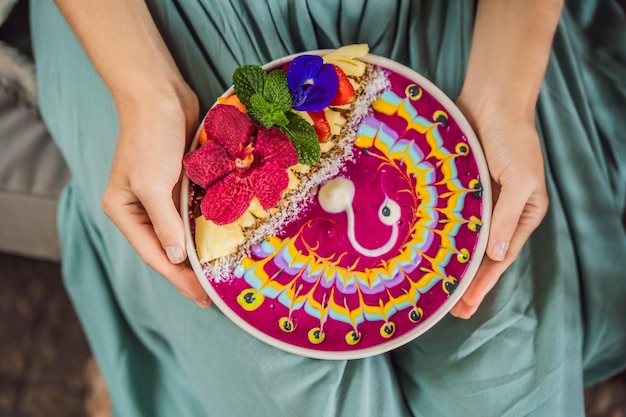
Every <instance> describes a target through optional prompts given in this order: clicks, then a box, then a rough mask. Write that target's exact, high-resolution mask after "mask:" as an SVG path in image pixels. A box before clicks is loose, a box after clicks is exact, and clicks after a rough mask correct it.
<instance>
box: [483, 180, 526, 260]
mask: <svg viewBox="0 0 626 417" xmlns="http://www.w3.org/2000/svg"><path fill="white" fill-rule="evenodd" d="M531 193H532V188H531V187H529V185H527V184H524V183H522V184H516V183H509V184H506V185H503V186H502V187H501V189H500V193H499V196H498V199H497V201H496V204H495V207H494V209H493V214H492V218H491V225H490V232H489V241H488V243H487V251H486V252H487V256H488V257H489V258H491V259H492V260H494V261H503V260H504V259H505V258H506V255H507V252H508V251H509V249H510V248H509V247H510V245H511V239H512V238H513V234H514V233H515V231H516V229H517V228H518V225H519V220H520V217H521V215H522V212H523V211H524V207H525V206H526V203H527V201H528V199H529V198H530V195H531Z"/></svg>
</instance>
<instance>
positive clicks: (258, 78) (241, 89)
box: [233, 65, 267, 108]
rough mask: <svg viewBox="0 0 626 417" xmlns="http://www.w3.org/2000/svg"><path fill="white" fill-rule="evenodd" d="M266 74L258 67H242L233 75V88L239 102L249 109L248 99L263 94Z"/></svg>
mask: <svg viewBox="0 0 626 417" xmlns="http://www.w3.org/2000/svg"><path fill="white" fill-rule="evenodd" d="M266 78H267V73H266V72H265V70H263V68H261V67H260V66H258V65H243V66H241V67H239V68H237V69H236V70H235V72H234V73H233V87H234V88H235V92H236V93H237V97H239V101H241V102H242V103H243V105H244V106H246V108H249V107H250V97H252V96H253V95H254V94H263V89H264V87H265V79H266Z"/></svg>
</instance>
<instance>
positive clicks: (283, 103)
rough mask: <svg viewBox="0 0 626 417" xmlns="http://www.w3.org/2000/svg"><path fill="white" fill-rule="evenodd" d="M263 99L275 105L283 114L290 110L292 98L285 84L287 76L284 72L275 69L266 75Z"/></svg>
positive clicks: (287, 85)
mask: <svg viewBox="0 0 626 417" xmlns="http://www.w3.org/2000/svg"><path fill="white" fill-rule="evenodd" d="M263 98H265V100H267V101H269V102H270V103H272V104H274V105H276V108H279V109H281V110H282V111H283V112H287V111H289V110H291V103H292V102H293V96H292V95H291V90H290V89H289V84H288V83H287V74H285V72H284V71H282V70H279V69H276V70H274V71H272V72H270V73H269V74H268V75H267V78H266V80H265V87H264V89H263Z"/></svg>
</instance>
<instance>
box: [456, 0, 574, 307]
mask: <svg viewBox="0 0 626 417" xmlns="http://www.w3.org/2000/svg"><path fill="white" fill-rule="evenodd" d="M562 8H563V0H509V1H505V2H504V1H499V0H480V1H479V2H478V7H477V9H476V20H475V23H474V33H473V36H472V49H471V51H470V56H469V61H468V64H467V73H466V75H465V82H464V83H463V89H462V91H461V94H460V96H459V98H458V100H457V104H458V106H459V107H460V108H461V111H462V112H463V113H464V114H465V116H466V117H467V118H468V120H469V122H470V124H471V125H472V127H473V128H474V130H475V131H476V133H477V135H478V139H479V140H480V142H481V144H482V146H483V149H484V151H485V156H486V158H487V165H488V167H489V171H490V174H491V179H492V183H493V189H494V193H493V194H494V209H493V214H492V219H491V228H490V231H489V240H488V242H487V256H486V257H485V258H484V260H483V263H482V264H481V266H480V268H479V269H478V272H477V274H476V277H475V278H474V280H473V281H472V283H471V285H470V286H469V288H468V290H467V291H466V292H465V294H464V295H463V297H462V298H461V300H460V301H459V302H458V303H457V305H456V306H455V307H454V308H453V309H452V310H451V313H452V314H453V315H455V316H457V317H461V318H469V317H470V316H471V315H472V314H474V313H475V312H476V309H477V308H478V306H479V305H480V303H481V302H482V300H483V299H484V298H485V295H487V293H488V292H489V291H490V290H491V289H492V288H493V286H494V285H495V284H496V282H498V279H500V276H501V275H502V273H503V272H504V271H505V270H506V268H508V267H509V265H511V263H512V262H513V261H514V260H515V258H517V254H518V253H519V251H520V249H521V248H522V246H523V245H524V243H525V242H526V240H528V237H529V236H530V234H531V233H532V232H533V230H535V228H536V227H537V226H538V225H539V223H540V222H541V220H542V219H543V216H544V215H545V213H546V210H547V208H548V197H547V194H546V186H545V178H544V171H543V157H542V154H541V146H540V144H539V136H538V134H537V130H536V127H535V123H534V120H535V107H536V103H537V97H538V96H539V90H540V89H541V84H542V81H543V77H544V74H545V70H546V65H547V63H548V57H549V54H550V48H551V45H552V38H553V36H554V32H555V29H556V26H557V24H558V21H559V17H560V15H561V10H562Z"/></svg>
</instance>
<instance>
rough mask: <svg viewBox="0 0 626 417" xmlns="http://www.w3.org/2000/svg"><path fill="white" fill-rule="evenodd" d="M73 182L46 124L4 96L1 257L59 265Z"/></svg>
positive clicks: (0, 98) (0, 111)
mask: <svg viewBox="0 0 626 417" xmlns="http://www.w3.org/2000/svg"><path fill="white" fill-rule="evenodd" d="M68 180H69V173H68V171H67V167H66V165H65V163H64V161H63V158H62V156H61V154H60V153H59V150H58V149H57V148H56V146H55V145H54V143H53V142H52V140H51V139H50V136H49V135H48V132H47V130H46V127H45V126H44V124H43V123H42V122H41V120H40V119H39V118H38V117H37V116H36V115H34V114H33V113H32V112H31V111H29V110H27V109H26V108H24V107H21V106H18V105H16V104H15V102H14V101H13V100H10V99H9V98H8V97H7V96H6V95H5V94H4V93H3V92H2V91H0V251H4V252H10V253H15V254H19V255H25V256H29V257H35V258H40V259H48V260H58V259H59V257H60V250H59V244H58V234H57V229H56V211H57V202H58V198H59V194H60V192H61V190H62V189H63V186H64V185H65V184H66V183H67V181H68Z"/></svg>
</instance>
